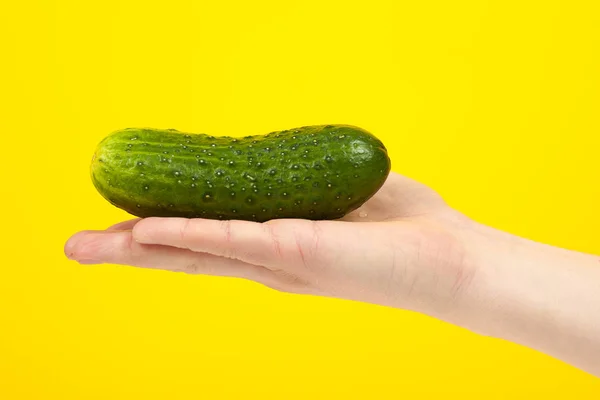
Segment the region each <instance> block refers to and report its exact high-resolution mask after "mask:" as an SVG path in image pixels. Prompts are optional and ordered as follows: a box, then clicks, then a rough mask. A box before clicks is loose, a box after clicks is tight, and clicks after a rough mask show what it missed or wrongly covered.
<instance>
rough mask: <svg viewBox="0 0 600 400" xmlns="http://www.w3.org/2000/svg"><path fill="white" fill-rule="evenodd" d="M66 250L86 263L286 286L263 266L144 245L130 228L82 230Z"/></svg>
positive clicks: (68, 253) (271, 285) (70, 241)
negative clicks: (117, 265)
mask: <svg viewBox="0 0 600 400" xmlns="http://www.w3.org/2000/svg"><path fill="white" fill-rule="evenodd" d="M65 253H66V255H67V257H69V258H70V259H73V260H77V261H82V263H84V264H101V263H107V264H120V265H129V266H136V267H142V268H150V269H162V270H169V271H176V272H186V273H190V274H203V275H212V276H228V277H238V278H244V279H249V280H253V281H256V282H259V283H262V284H265V285H267V286H270V287H273V288H278V289H279V288H282V287H283V286H285V285H284V284H285V282H283V281H282V280H281V279H278V278H279V277H278V276H276V275H275V274H274V273H273V272H272V271H269V270H268V269H265V268H263V267H259V266H256V265H251V264H247V263H244V262H242V261H239V260H233V259H227V258H223V257H217V256H214V255H212V254H203V253H194V252H192V251H189V250H184V249H179V248H175V247H167V246H156V245H143V244H140V243H137V242H136V241H134V240H133V239H132V235H131V232H122V231H120V232H111V231H84V232H80V233H78V234H76V235H74V236H73V237H72V238H71V239H70V240H69V241H68V242H67V244H66V245H65ZM280 290H281V289H280Z"/></svg>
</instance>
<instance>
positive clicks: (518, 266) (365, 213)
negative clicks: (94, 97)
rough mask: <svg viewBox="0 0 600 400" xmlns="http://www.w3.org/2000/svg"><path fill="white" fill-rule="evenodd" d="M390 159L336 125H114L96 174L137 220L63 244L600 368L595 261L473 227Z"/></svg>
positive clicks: (92, 258) (599, 270)
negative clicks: (341, 302) (425, 321)
mask: <svg viewBox="0 0 600 400" xmlns="http://www.w3.org/2000/svg"><path fill="white" fill-rule="evenodd" d="M294 131H296V132H294ZM311 135H312V136H311ZM133 138H135V139H133ZM188 141H189V142H188ZM315 142H316V143H315ZM211 149H212V150H211ZM204 150H206V151H204ZM209 153H210V155H209ZM197 156H200V157H197ZM304 156H306V157H304ZM169 160H170V161H169ZM201 160H203V162H201ZM390 166H391V163H390V161H389V158H388V156H387V152H386V151H385V147H384V146H383V143H381V142H380V141H379V140H378V139H376V138H375V137H374V136H373V135H371V134H369V133H368V132H366V131H364V130H361V129H359V128H355V127H348V126H341V125H340V126H338V125H328V126H321V127H306V128H299V129H297V130H291V131H284V132H276V133H272V134H269V135H265V136H263V137H247V138H242V139H237V140H234V139H232V138H219V139H218V138H213V137H208V136H194V135H190V134H183V133H179V132H176V131H169V132H167V131H156V130H125V131H121V132H120V133H118V134H115V135H113V136H111V137H109V138H107V139H106V141H104V142H103V143H102V144H101V145H100V146H99V149H98V150H97V152H96V154H95V156H94V161H93V165H92V177H93V180H94V184H95V185H96V187H97V188H98V190H99V191H100V193H101V194H102V195H103V196H104V197H105V198H107V200H109V201H110V202H111V203H112V204H114V205H115V206H117V207H120V208H123V209H124V210H126V211H128V212H130V213H131V214H133V215H136V216H139V217H141V218H138V219H134V220H131V221H125V222H123V223H120V224H117V225H115V226H112V227H110V228H108V229H106V230H102V231H83V232H79V233H77V234H76V235H74V236H73V237H71V238H70V239H69V241H68V242H67V244H66V246H65V252H66V254H67V256H68V257H69V258H71V259H73V260H76V261H79V262H81V263H85V264H102V263H111V264H122V265H129V266H138V267H143V268H156V269H165V270H170V271H182V272H187V273H191V274H207V275H218V276H227V277H237V278H244V279H249V280H252V281H255V282H258V283H261V284H263V285H266V286H268V287H271V288H274V289H276V290H280V291H285V292H291V293H297V294H310V295H319V296H328V297H336V298H342V299H349V300H356V301H362V302H368V303H374V304H379V305H384V306H389V307H395V308H401V309H406V310H412V311H417V312H421V313H424V314H427V315H430V316H433V317H435V318H439V319H442V320H445V321H447V322H450V323H453V324H456V325H459V326H462V327H465V328H467V329H470V330H472V331H474V332H477V333H481V334H484V335H489V336H494V337H497V338H502V339H506V340H510V341H513V342H516V343H520V344H522V345H525V346H529V347H531V348H534V349H537V350H539V351H541V352H545V353H547V354H549V355H552V356H554V357H556V358H559V359H562V360H564V361H566V362H569V363H571V364H573V365H575V366H577V367H579V368H581V369H584V370H586V371H588V372H590V373H592V374H596V375H598V376H600V290H599V288H600V258H599V257H597V256H592V255H587V254H581V253H577V252H573V251H567V250H563V249H559V248H556V247H551V246H546V245H543V244H540V243H535V242H531V241H528V240H525V239H522V238H518V237H516V236H513V235H510V234H507V233H503V232H500V231H497V230H495V229H493V228H489V227H486V226H483V225H481V224H479V223H477V222H475V221H473V220H471V219H469V218H468V217H466V216H464V215H462V214H461V213H460V212H458V211H456V210H454V209H452V208H451V207H449V206H448V205H447V204H446V203H445V202H444V201H443V200H442V199H441V198H440V196H438V195H437V194H436V193H435V192H434V191H432V190H431V189H429V188H427V187H425V186H424V185H422V184H420V183H418V182H415V181H413V180H411V179H408V178H406V177H403V176H401V175H399V174H397V173H395V172H390ZM315 183H316V184H315ZM207 195H208V198H207V197H206V196H207ZM263 210H264V211H263Z"/></svg>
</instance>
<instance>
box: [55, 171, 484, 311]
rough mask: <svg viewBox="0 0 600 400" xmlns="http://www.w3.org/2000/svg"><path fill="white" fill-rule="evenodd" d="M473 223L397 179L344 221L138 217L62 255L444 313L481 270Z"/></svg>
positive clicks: (80, 237)
mask: <svg viewBox="0 0 600 400" xmlns="http://www.w3.org/2000/svg"><path fill="white" fill-rule="evenodd" d="M466 223H468V220H467V219H466V218H464V217H462V216H461V215H460V214H459V213H457V212H456V211H454V210H452V209H451V208H450V207H448V206H447V205H446V204H445V203H444V201H443V200H442V199H441V198H440V196H438V195H437V194H436V193H435V192H434V191H433V190H431V189H429V188H428V187H426V186H424V185H422V184H420V183H418V182H415V181H413V180H411V179H409V178H406V177H403V176H401V175H398V174H396V173H391V174H390V176H389V178H388V180H387V181H386V183H385V185H384V186H383V187H382V188H381V190H380V191H378V192H377V193H376V195H375V196H374V197H372V198H371V199H370V200H369V201H368V202H366V203H365V204H364V205H363V206H362V207H361V208H359V209H358V210H355V211H354V212H352V213H350V214H349V215H347V216H346V217H345V218H343V219H341V220H337V221H307V220H297V219H280V220H272V221H269V222H265V223H256V222H246V221H216V220H203V219H183V218H146V219H143V220H139V219H135V220H132V221H126V222H123V223H120V224H117V225H115V226H113V227H111V228H108V229H107V230H104V231H84V232H80V233H78V234H76V235H74V236H73V237H72V238H71V239H70V240H69V241H68V242H67V244H66V246H65V252H66V254H67V256H68V257H69V258H71V259H74V260H77V261H80V262H82V263H86V264H90V263H97V264H99V263H111V264H122V265H130V266H138V267H145V268H158V269H165V270H170V271H183V272H187V273H192V274H207V275H218V276H229V277H238V278H245V279H249V280H253V281H256V282H259V283H261V284H264V285H266V286H269V287H271V288H274V289H276V290H280V291H285V292H291V293H298V294H314V295H321V296H330V297H337V298H343V299H351V300H358V301H365V302H371V303H377V304H382V305H388V306H394V307H400V308H407V309H413V310H417V311H421V312H425V313H429V314H433V313H435V314H436V315H437V314H439V313H440V312H442V311H443V310H450V308H451V307H452V305H453V304H454V302H455V301H457V300H458V299H459V298H460V296H461V293H462V292H463V291H465V290H466V289H467V287H468V286H469V283H470V281H471V279H472V277H473V276H474V273H475V266H474V265H470V264H469V263H468V260H467V258H466V252H465V248H464V243H463V242H462V240H461V238H459V236H458V235H457V232H458V229H457V228H458V226H459V225H460V224H466Z"/></svg>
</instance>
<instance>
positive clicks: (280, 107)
mask: <svg viewBox="0 0 600 400" xmlns="http://www.w3.org/2000/svg"><path fill="white" fill-rule="evenodd" d="M598 4H599V3H598V2H597V1H595V0H590V1H583V0H571V1H567V0H564V1H557V0H544V1H542V0H539V1H517V0H509V1H507V0H504V1H501V0H494V1H482V0H469V1H467V0H460V1H378V0H369V1H360V2H357V1H322V0H321V1H316V0H310V1H288V2H284V1H279V2H276V1H269V2H266V1H247V2H241V1H240V2H235V1H232V2H229V1H227V2H218V1H210V2H209V1H180V0H170V1H161V2H155V1H114V0H109V1H101V2H100V1H99V2H92V1H58V0H57V1H39V0H38V1H20V2H3V3H2V5H1V6H0V40H1V46H0V48H1V50H0V54H1V57H2V58H1V63H0V72H1V74H0V84H1V85H0V93H1V103H0V106H1V108H0V109H1V116H0V133H1V135H2V136H1V137H2V141H1V142H0V174H1V183H2V184H1V185H0V202H1V209H2V211H3V217H2V222H3V224H2V234H1V235H2V261H1V268H0V399H2V400H4V399H6V400H13V399H19V400H20V399H111V400H116V399H128V400H129V399H138V398H139V399H220V398H261V399H270V398H273V399H293V398H303V399H305V398H309V399H332V398H344V399H351V398H352V399H353V398H357V399H358V398H362V399H396V398H405V399H407V398H408V399H412V398H415V399H423V398H432V399H433V398H445V399H447V398H457V399H512V400H516V399H532V398H543V399H598V398H600V382H599V381H598V380H597V379H594V378H592V377H591V376H589V375H586V374H584V373H583V372H580V371H578V370H576V369H574V368H572V367H570V366H567V365H565V364H563V363H561V362H559V361H556V360H554V359H551V358H549V357H546V356H544V355H541V354H538V353H536V352H534V351H531V350H528V349H524V348H521V347H519V346H515V345H512V344H510V343H505V342H502V341H497V340H492V339H487V338H482V337H478V336H475V335H474V334H471V333H469V332H467V331H465V330H462V329H460V328H457V327H453V326H450V325H447V324H444V323H441V322H438V321H435V320H432V319H430V318H427V317H425V316H421V315H416V314H413V313H408V312H403V311H400V310H389V309H384V308H381V307H375V306H370V305H365V304H356V303H350V302H343V301H335V300H326V299H318V298H310V297H300V296H292V295H285V294H280V293H277V292H274V291H271V290H269V289H265V288H263V287H261V286H259V285H257V284H253V283H250V282H243V281H238V280H228V279H222V278H221V279H220V278H208V277H192V276H185V275H182V274H173V273H167V272H161V271H146V270H140V269H136V268H128V267H118V266H112V265H105V266H80V265H77V264H76V263H73V262H69V261H67V260H66V258H65V256H64V254H63V244H64V242H65V240H66V239H67V238H68V237H69V236H70V235H71V234H72V233H74V232H76V231H78V230H81V229H89V228H92V229H95V228H104V227H106V226H108V225H110V224H112V223H115V222H117V221H120V220H122V219H126V218H129V216H128V215H126V214H124V213H123V212H121V211H120V210H118V209H116V208H114V207H112V206H110V205H109V204H108V203H107V202H105V201H104V200H103V199H102V198H101V197H100V196H99V195H98V194H97V193H96V191H95V189H94V188H93V187H92V185H91V181H90V178H89V175H88V166H89V162H90V160H91V155H92V151H93V148H94V146H95V145H96V144H97V142H98V141H99V140H100V139H101V138H102V137H104V135H106V134H107V133H109V132H111V131H113V130H116V129H120V128H125V127H133V126H149V127H157V128H176V129H180V130H188V131H195V132H205V133H211V134H217V135H220V134H233V135H242V134H253V133H266V132H268V131H271V130H277V129H287V128H292V127H296V126H300V125H308V124H317V123H348V124H355V125H359V126H362V127H364V128H366V129H368V130H370V131H372V132H373V133H375V134H376V135H377V136H379V137H381V138H382V139H383V141H384V142H385V143H386V144H387V145H388V146H389V148H390V152H391V156H392V160H393V164H394V166H393V169H394V170H395V171H397V172H400V173H403V174H406V175H408V176H411V177H413V178H416V179H418V180H420V181H422V182H424V183H426V184H428V185H430V186H432V187H434V188H435V189H437V190H438V191H439V192H441V193H442V194H443V195H444V196H445V197H446V199H448V201H449V202H450V203H451V204H452V205H453V206H455V207H457V208H459V209H460V210H462V211H464V212H465V213H467V214H469V215H470V216H472V217H474V218H476V219H478V220H480V221H482V222H484V223H487V224H490V225H493V226H495V227H497V228H500V229H504V230H508V231H510V232H513V233H516V234H519V235H523V236H526V237H529V238H532V239H535V240H539V241H544V242H548V243H551V244H554V245H557V246H563V247H568V248H572V249H576V250H581V251H586V252H594V253H598V254H600V242H599V241H598V226H600V210H599V208H598V205H599V204H600V185H599V183H600V182H599V180H600V179H599V175H600V162H599V159H600V138H599V137H600V117H599V110H598V107H599V106H600V51H599V50H600V6H598Z"/></svg>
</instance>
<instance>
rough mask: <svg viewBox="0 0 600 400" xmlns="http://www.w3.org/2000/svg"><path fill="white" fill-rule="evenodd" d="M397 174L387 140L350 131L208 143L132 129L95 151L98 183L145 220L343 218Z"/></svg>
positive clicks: (205, 138) (328, 128)
mask: <svg viewBox="0 0 600 400" xmlns="http://www.w3.org/2000/svg"><path fill="white" fill-rule="evenodd" d="M390 168H391V162H390V158H389V157H388V153H387V150H386V148H385V146H384V145H383V143H382V142H381V141H380V140H379V139H378V138H376V137H375V136H373V135H372V134H371V133H369V132H367V131H365V130H364V129H361V128H358V127H355V126H350V125H318V126H304V127H300V128H296V129H290V130H285V131H277V132H271V133H268V134H266V135H252V136H244V137H237V138H236V137H231V136H220V137H215V136H210V135H207V134H199V133H186V132H180V131H177V130H174V129H142V128H128V129H123V130H119V131H116V132H113V133H111V134H109V135H108V136H107V137H105V138H104V139H103V140H102V141H101V142H100V143H99V145H98V147H97V149H96V151H95V153H94V157H93V160H92V163H91V178H92V182H93V184H94V186H95V188H96V189H97V190H98V192H99V193H100V194H101V195H102V196H103V197H104V198H105V199H106V200H107V201H109V202H110V203H111V204H113V205H114V206H116V207H118V208H120V209H122V210H124V211H126V212H128V213H129V214H132V215H135V216H138V217H142V218H144V217H184V218H209V219H240V220H250V221H259V222H264V221H268V220H271V219H276V218H301V219H310V220H325V219H338V218H341V217H343V216H344V215H346V214H348V213H349V212H351V211H353V210H355V209H357V208H358V207H360V206H361V205H362V204H363V203H365V202H366V201H367V200H368V199H369V198H371V197H372V196H373V195H374V194H375V193H376V192H377V191H378V190H379V189H380V188H381V186H382V185H383V183H384V182H385V180H386V178H387V176H388V174H389V172H390Z"/></svg>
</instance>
